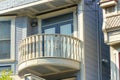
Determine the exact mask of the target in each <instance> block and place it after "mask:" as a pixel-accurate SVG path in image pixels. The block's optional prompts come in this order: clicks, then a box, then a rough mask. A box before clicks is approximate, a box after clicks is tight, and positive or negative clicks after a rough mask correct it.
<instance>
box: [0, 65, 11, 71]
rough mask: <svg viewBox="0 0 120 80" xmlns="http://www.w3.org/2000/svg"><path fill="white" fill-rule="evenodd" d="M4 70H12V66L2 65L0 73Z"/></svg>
mask: <svg viewBox="0 0 120 80" xmlns="http://www.w3.org/2000/svg"><path fill="white" fill-rule="evenodd" d="M4 70H11V66H10V65H7V66H0V73H1V72H2V71H4Z"/></svg>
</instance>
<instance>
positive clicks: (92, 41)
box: [84, 0, 98, 80]
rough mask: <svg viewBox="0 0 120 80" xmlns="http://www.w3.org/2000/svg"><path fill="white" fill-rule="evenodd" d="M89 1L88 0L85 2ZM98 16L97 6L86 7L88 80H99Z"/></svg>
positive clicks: (85, 28) (85, 35)
mask: <svg viewBox="0 0 120 80" xmlns="http://www.w3.org/2000/svg"><path fill="white" fill-rule="evenodd" d="M85 1H87V0H85ZM97 30H98V29H97V16H96V12H95V5H92V4H90V5H88V4H85V5H84V44H85V49H84V50H85V52H84V53H85V72H86V80H98V52H97V40H98V39H97V35H98V34H97Z"/></svg>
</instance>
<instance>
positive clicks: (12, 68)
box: [0, 64, 15, 75]
mask: <svg viewBox="0 0 120 80" xmlns="http://www.w3.org/2000/svg"><path fill="white" fill-rule="evenodd" d="M1 66H11V70H12V72H13V73H12V74H14V73H15V70H14V64H0V67H1ZM0 75H1V73H0Z"/></svg>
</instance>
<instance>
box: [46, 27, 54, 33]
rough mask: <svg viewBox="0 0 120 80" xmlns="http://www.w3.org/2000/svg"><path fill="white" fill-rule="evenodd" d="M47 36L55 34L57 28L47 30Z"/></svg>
mask: <svg viewBox="0 0 120 80" xmlns="http://www.w3.org/2000/svg"><path fill="white" fill-rule="evenodd" d="M45 34H55V28H49V29H45Z"/></svg>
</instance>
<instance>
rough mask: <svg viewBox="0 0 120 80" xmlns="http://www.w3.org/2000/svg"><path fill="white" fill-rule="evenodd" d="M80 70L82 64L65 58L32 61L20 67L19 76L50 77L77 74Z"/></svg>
mask: <svg viewBox="0 0 120 80" xmlns="http://www.w3.org/2000/svg"><path fill="white" fill-rule="evenodd" d="M78 70H80V62H78V61H74V60H70V59H64V58H55V57H53V58H49V57H48V58H47V57H46V58H41V59H31V60H28V61H25V62H23V63H21V64H20V65H19V67H18V71H19V76H21V77H22V76H24V75H25V74H29V73H32V74H34V75H37V76H40V77H41V76H42V77H49V76H51V75H57V74H63V73H70V72H76V71H78Z"/></svg>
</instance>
